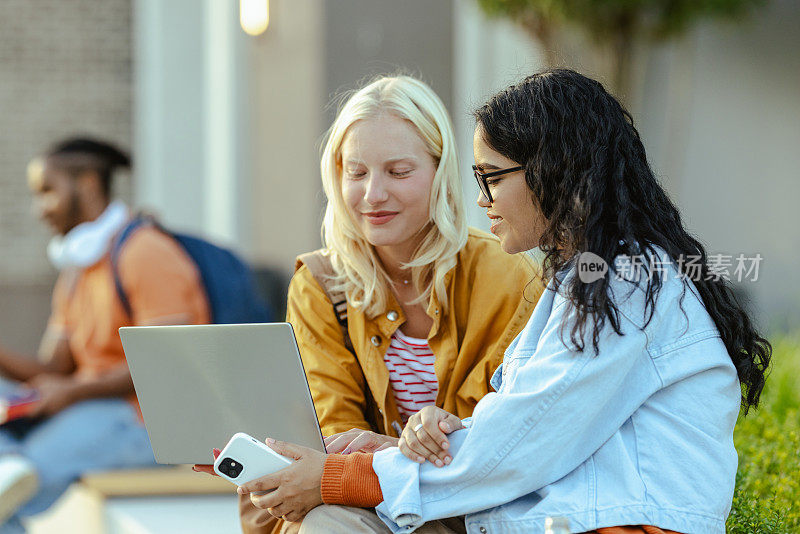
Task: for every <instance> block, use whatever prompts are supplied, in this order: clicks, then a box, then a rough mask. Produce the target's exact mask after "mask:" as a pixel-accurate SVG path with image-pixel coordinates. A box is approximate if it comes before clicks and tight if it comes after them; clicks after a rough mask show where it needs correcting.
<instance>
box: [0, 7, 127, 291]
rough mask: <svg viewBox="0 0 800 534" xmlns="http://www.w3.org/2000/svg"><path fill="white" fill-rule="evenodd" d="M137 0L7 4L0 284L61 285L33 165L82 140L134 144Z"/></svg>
mask: <svg viewBox="0 0 800 534" xmlns="http://www.w3.org/2000/svg"><path fill="white" fill-rule="evenodd" d="M131 97H132V88H131V0H3V1H2V2H0V120H1V121H2V128H0V284H4V285H5V284H32V283H33V284H35V283H42V282H47V281H50V280H52V276H53V273H52V270H51V268H50V266H49V264H48V263H47V260H46V257H45V255H44V247H45V245H46V243H47V240H48V238H49V236H48V233H47V230H46V229H45V228H44V227H43V226H42V225H41V224H39V223H38V221H36V219H35V218H34V217H33V216H32V215H31V210H30V195H29V194H28V191H27V186H26V183H25V167H26V165H27V162H28V161H29V160H30V158H31V157H32V156H34V155H35V154H36V153H38V152H40V151H41V150H42V149H43V148H44V147H46V146H48V145H49V144H50V143H51V142H52V141H54V140H56V139H58V138H60V137H63V136H66V135H70V134H72V133H76V132H85V133H91V134H94V135H98V136H104V137H108V138H110V139H113V140H115V141H117V142H119V143H120V144H122V145H123V146H126V147H128V146H130V141H131V137H132V133H131Z"/></svg>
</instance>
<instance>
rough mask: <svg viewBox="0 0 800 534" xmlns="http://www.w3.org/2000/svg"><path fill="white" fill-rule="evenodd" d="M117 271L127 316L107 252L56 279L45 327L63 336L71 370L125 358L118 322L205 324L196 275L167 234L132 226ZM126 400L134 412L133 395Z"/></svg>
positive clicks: (92, 370) (97, 371)
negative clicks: (128, 308)
mask: <svg viewBox="0 0 800 534" xmlns="http://www.w3.org/2000/svg"><path fill="white" fill-rule="evenodd" d="M118 269H119V276H120V280H121V281H122V286H123V288H124V289H125V294H126V295H127V297H128V300H129V301H130V305H131V309H132V310H133V317H128V316H127V314H126V313H125V309H124V308H123V307H122V303H121V302H120V300H119V297H118V296H117V291H116V287H115V286H114V277H113V273H112V269H111V260H110V254H106V256H105V257H104V258H103V259H102V260H100V261H99V262H97V263H96V264H94V265H92V266H91V267H88V268H85V269H81V270H71V271H64V272H62V274H61V275H60V276H59V278H58V280H57V281H56V286H55V290H54V292H53V304H52V306H53V309H52V315H51V316H50V321H49V328H50V329H51V330H50V331H51V332H57V333H59V334H60V335H63V336H66V337H67V338H68V343H69V347H70V350H71V352H72V357H73V359H74V361H75V367H76V371H75V372H76V373H80V374H82V375H89V376H98V375H101V374H103V373H104V372H106V371H108V370H109V369H111V368H113V367H116V366H117V365H119V364H121V363H124V362H125V354H124V352H123V350H122V342H121V341H120V338H119V332H118V329H119V328H120V327H121V326H134V325H148V324H151V325H152V324H202V323H207V322H209V316H210V314H209V309H208V302H207V299H206V295H205V290H204V289H203V285H202V281H201V279H200V273H199V272H198V270H197V267H196V266H195V264H194V262H193V261H192V260H191V258H190V257H189V256H188V255H187V254H186V252H184V251H183V249H182V248H181V246H180V245H179V244H178V243H177V242H176V241H175V240H173V239H172V238H171V237H169V236H167V235H164V234H162V233H161V232H159V231H158V230H156V229H154V228H142V229H140V230H137V231H136V233H135V234H134V235H132V236H131V237H130V238H129V239H128V240H127V241H126V243H125V244H124V245H123V248H122V251H121V253H120V257H119V264H118ZM129 400H130V401H131V402H132V403H133V404H134V406H135V407H136V408H137V410H138V402H136V397H135V395H133V396H132V397H131V398H130V399H129Z"/></svg>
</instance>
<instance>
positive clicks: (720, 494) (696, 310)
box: [240, 70, 772, 533]
mask: <svg viewBox="0 0 800 534" xmlns="http://www.w3.org/2000/svg"><path fill="white" fill-rule="evenodd" d="M476 119H477V128H476V131H475V137H474V151H475V163H476V165H475V176H476V178H477V179H478V183H479V185H480V187H481V191H482V193H481V196H480V198H479V205H480V206H481V207H483V208H486V210H487V215H488V216H489V218H490V219H491V220H492V232H493V233H495V234H496V235H497V236H498V237H499V238H500V240H501V244H502V247H503V249H504V250H505V251H506V252H507V253H510V254H514V253H519V252H523V251H526V250H529V249H532V248H534V247H537V246H538V247H540V248H541V250H542V251H543V252H544V253H545V258H546V259H545V262H544V265H545V277H546V279H547V280H548V288H547V290H546V291H545V293H544V295H543V296H542V298H541V299H540V300H539V302H538V303H537V305H536V308H535V310H534V312H533V315H532V316H531V319H530V321H529V322H528V324H527V326H526V327H525V329H524V330H523V331H522V333H521V334H520V335H519V336H518V337H517V338H516V340H515V341H514V342H513V343H512V344H511V346H510V347H509V348H508V350H507V351H506V354H505V359H504V361H503V364H502V366H501V367H500V368H499V369H498V370H497V371H496V372H495V374H494V376H493V378H492V385H493V386H494V388H495V389H496V393H490V394H489V395H487V396H486V397H484V398H483V399H482V400H481V401H480V402H479V403H478V405H477V407H476V408H475V411H474V413H473V416H472V417H471V418H469V419H467V420H464V421H461V420H459V419H458V418H457V417H455V416H452V415H451V414H448V413H447V412H445V411H443V410H441V409H439V408H435V407H429V408H425V409H424V410H422V411H421V412H419V413H418V414H416V415H414V416H412V418H411V419H410V420H409V423H408V425H407V426H406V428H405V430H404V432H403V435H402V437H401V440H400V443H399V448H391V449H386V450H384V451H380V452H377V453H375V454H374V455H364V454H355V455H349V456H340V455H329V456H327V457H325V456H324V455H322V454H319V453H316V452H313V451H310V450H308V449H304V448H301V447H297V446H294V445H290V444H284V443H273V444H272V447H273V448H274V449H275V450H276V451H278V452H280V453H282V454H285V455H288V456H292V457H294V458H295V460H296V461H295V464H294V465H293V466H291V467H289V468H287V469H285V470H283V471H282V472H279V473H277V474H275V475H272V476H268V477H264V478H263V479H260V480H257V481H254V482H252V483H250V484H247V485H245V486H244V487H243V488H241V490H240V491H242V492H249V491H263V490H273V489H274V491H273V492H272V493H271V494H269V496H267V497H262V499H261V503H262V504H263V505H264V506H267V507H269V509H270V510H271V512H272V513H273V514H276V515H286V514H297V513H305V512H307V511H308V510H309V509H311V511H310V512H309V513H308V514H307V515H306V516H305V519H304V520H303V524H302V527H301V532H302V531H307V532H351V531H352V532H355V531H359V532H364V531H367V529H370V530H368V531H374V532H410V531H414V530H415V529H417V528H420V531H423V530H426V529H427V530H426V531H430V532H444V531H446V530H442V529H445V528H448V526H446V525H443V524H442V523H438V522H437V521H438V520H441V519H442V518H457V517H462V516H465V517H464V518H463V521H462V522H461V523H460V525H459V526H458V528H459V529H464V528H465V529H466V530H468V531H469V532H476V533H478V532H480V533H486V532H520V533H523V532H524V533H531V532H532V533H536V532H542V530H543V527H544V524H545V518H547V517H548V516H563V517H566V518H567V519H568V520H569V522H570V525H571V529H572V531H573V532H604V533H606V532H662V531H667V532H670V531H674V532H681V533H690V532H692V533H694V532H697V533H723V532H724V531H725V519H726V516H727V514H728V512H729V510H730V505H731V498H732V495H733V489H734V479H735V475H736V468H737V455H736V450H735V449H734V446H733V427H734V423H735V421H736V417H737V414H738V412H739V408H740V404H741V406H742V407H743V408H744V410H745V411H746V410H747V409H748V408H750V407H753V406H756V405H757V404H758V399H759V394H760V392H761V389H762V387H763V385H764V376H765V371H766V368H767V366H768V364H769V359H770V357H771V352H772V349H771V346H770V344H769V343H768V342H767V341H766V340H765V339H764V338H762V337H761V336H760V335H759V334H758V333H757V332H756V331H755V329H754V327H753V325H752V324H751V322H750V319H749V318H748V316H747V315H746V314H745V312H744V311H743V310H742V309H741V307H740V306H739V305H738V304H737V302H736V300H735V299H734V297H733V295H732V293H731V291H730V289H729V288H728V287H727V286H726V284H725V283H724V281H722V280H720V279H717V278H715V277H713V276H710V274H711V273H709V271H708V268H707V266H706V265H705V263H706V252H705V250H704V248H703V246H702V245H701V244H700V243H699V242H698V241H697V240H696V239H694V238H692V237H691V236H690V235H689V234H688V233H687V231H686V230H685V229H684V227H683V224H682V223H681V220H680V216H679V214H678V211H677V209H676V208H675V206H674V205H673V204H672V202H671V201H670V200H669V198H668V197H667V195H666V194H665V192H664V190H663V189H662V188H661V186H660V185H659V184H658V182H657V180H656V179H655V177H654V175H653V172H652V171H651V169H650V168H649V166H648V164H647V158H646V156H645V151H644V147H643V146H642V143H641V141H640V139H639V135H638V133H637V131H636V129H635V128H634V126H633V124H632V120H631V117H630V115H629V114H628V113H627V112H626V111H625V110H624V109H623V108H622V107H621V106H620V104H619V103H618V102H617V101H616V100H615V99H614V98H613V97H612V96H611V95H609V94H608V93H607V92H606V91H605V90H604V89H603V87H602V86H601V85H600V84H599V83H597V82H596V81H593V80H590V79H588V78H586V77H584V76H581V75H580V74H578V73H576V72H574V71H570V70H549V71H545V72H542V73H540V74H536V75H533V76H531V77H529V78H526V79H525V80H523V81H522V82H520V83H519V84H517V85H515V86H513V87H510V88H508V89H507V90H505V91H503V92H501V93H499V94H497V95H495V96H494V97H493V98H492V99H491V100H490V101H489V102H488V103H486V104H485V105H484V106H483V107H481V108H480V109H479V110H478V111H477V112H476ZM693 256H699V257H700V258H701V262H700V269H699V270H700V272H699V273H698V275H697V276H693V275H691V273H689V272H688V270H687V269H686V268H685V265H684V262H686V261H687V260H688V259H689V258H690V257H693ZM485 283H487V284H490V283H491V281H490V280H487V281H486V282H485ZM445 450H446V451H448V452H449V453H450V454H452V458H453V460H452V462H451V463H450V464H449V465H446V466H444V467H441V468H440V467H436V465H434V464H432V463H430V462H429V461H428V460H430V459H431V458H435V457H436V456H437V455H440V454H441V453H442V452H443V451H445ZM276 488H277V489H276ZM323 502H324V503H326V506H318V507H316V508H314V507H315V506H317V505H319V504H322V503H323ZM330 505H349V506H351V507H356V506H359V507H371V506H377V514H375V513H374V512H372V511H368V510H362V509H358V508H350V507H343V506H330ZM312 508H313V509H312ZM426 523H427V524H426Z"/></svg>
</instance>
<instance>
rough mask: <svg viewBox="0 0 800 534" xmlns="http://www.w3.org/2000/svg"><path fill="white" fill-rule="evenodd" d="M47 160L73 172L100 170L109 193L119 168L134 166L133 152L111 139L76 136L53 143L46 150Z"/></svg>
mask: <svg viewBox="0 0 800 534" xmlns="http://www.w3.org/2000/svg"><path fill="white" fill-rule="evenodd" d="M45 157H46V158H47V159H48V161H51V162H53V163H54V164H55V165H57V166H59V167H61V168H63V169H65V170H66V171H67V172H69V173H70V174H72V175H75V176H77V175H79V174H81V173H84V172H87V171H93V172H95V173H97V176H98V177H99V178H100V183H101V185H102V188H103V193H104V194H105V195H106V197H109V196H110V195H111V180H112V178H113V176H114V173H115V171H116V170H117V169H129V168H130V167H131V159H130V156H129V155H128V154H127V153H125V152H124V151H122V150H121V149H120V148H118V147H116V146H115V145H113V144H112V143H109V142H106V141H100V140H98V139H91V138H88V137H73V138H70V139H65V140H63V141H60V142H58V143H56V144H55V145H53V147H51V148H50V150H48V151H47V152H46V153H45Z"/></svg>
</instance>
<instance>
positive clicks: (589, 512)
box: [373, 247, 740, 534]
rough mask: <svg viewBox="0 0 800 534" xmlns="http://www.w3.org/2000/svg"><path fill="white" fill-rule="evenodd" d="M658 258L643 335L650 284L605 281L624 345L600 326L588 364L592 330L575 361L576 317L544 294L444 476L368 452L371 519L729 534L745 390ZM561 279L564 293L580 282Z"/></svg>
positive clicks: (693, 299)
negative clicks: (378, 495)
mask: <svg viewBox="0 0 800 534" xmlns="http://www.w3.org/2000/svg"><path fill="white" fill-rule="evenodd" d="M655 251H656V253H657V257H658V260H660V261H661V265H662V266H666V268H664V269H663V274H662V281H663V285H662V286H661V290H660V292H659V294H658V298H657V299H656V301H655V308H654V314H653V316H652V319H651V320H650V322H649V324H647V326H646V327H645V328H644V330H642V329H641V328H642V327H644V325H645V322H646V318H647V317H648V316H649V315H646V314H645V293H644V288H645V287H646V284H647V280H646V278H645V276H642V277H640V280H639V282H638V284H637V283H629V282H630V281H631V280H633V279H634V276H633V273H630V274H629V275H628V276H625V275H624V274H623V275H622V276H623V277H625V278H627V280H623V279H622V278H618V277H617V275H616V274H614V271H613V270H612V271H609V276H610V280H611V282H610V288H611V298H612V299H613V300H614V302H615V304H616V305H617V307H618V308H619V310H620V313H621V315H620V325H619V326H620V329H621V330H622V332H623V334H624V335H622V336H620V335H619V334H617V333H616V332H615V331H614V330H613V328H612V326H611V324H610V321H608V320H606V322H605V325H604V327H603V328H602V330H601V332H600V338H599V355H595V353H594V350H593V348H592V341H591V332H592V327H593V323H591V321H587V324H586V327H587V328H586V336H585V338H584V343H585V346H586V349H585V350H584V351H582V352H577V351H574V350H572V349H570V348H569V347H570V346H571V344H569V335H570V326H571V325H572V324H573V323H574V320H575V314H574V309H573V307H572V306H571V305H568V302H567V299H566V298H565V296H564V295H563V292H564V290H565V289H564V287H562V288H560V289H559V290H558V291H555V290H554V286H553V284H552V283H551V284H549V285H548V287H547V290H546V291H545V292H544V294H543V295H542V297H541V299H540V300H539V302H538V303H537V305H536V308H535V309H534V312H533V315H532V316H531V318H530V320H529V321H528V323H527V325H526V327H525V329H524V330H523V331H522V332H521V333H520V334H519V336H517V338H516V339H515V340H514V341H513V342H512V344H511V345H510V346H509V347H508V350H507V351H506V352H505V357H504V359H503V363H502V365H501V366H500V368H498V369H497V371H496V372H495V373H494V375H493V377H492V386H493V387H494V388H495V390H496V392H495V393H489V394H488V395H487V396H486V397H484V398H483V399H482V400H481V401H480V402H479V403H478V405H477V406H476V408H475V411H474V413H473V416H472V417H471V418H469V419H468V420H465V425H466V426H467V428H465V429H463V430H459V431H456V432H454V433H453V434H451V435H450V442H451V451H452V453H453V461H452V463H451V464H450V465H448V466H446V467H443V468H437V467H435V466H433V465H432V464H430V463H429V462H426V463H425V464H423V465H419V464H416V463H414V462H412V461H410V460H408V459H407V458H405V457H404V456H403V455H402V454H401V453H400V452H399V451H398V449H396V448H391V449H386V450H384V451H381V452H378V453H376V454H375V456H374V458H373V468H374V470H375V472H376V473H377V475H378V478H379V480H380V486H381V490H382V492H383V497H384V502H382V503H381V504H380V505H379V506H378V507H377V512H378V515H379V516H380V517H381V519H383V521H384V522H386V524H387V525H388V526H389V527H390V528H391V529H392V531H393V532H411V531H413V530H414V529H416V528H417V527H419V526H420V525H422V524H423V523H425V522H426V521H430V520H434V519H440V518H445V517H455V516H461V515H466V526H467V530H468V532H470V533H476V534H485V533H493V532H508V533H534V534H535V533H541V532H543V531H544V523H545V518H546V517H547V516H565V517H567V518H568V519H569V521H570V526H571V529H572V531H573V532H584V531H587V530H592V529H596V528H600V527H607V526H615V525H639V524H645V525H654V526H658V527H661V528H663V529H670V530H675V531H678V532H682V533H687V534H688V533H702V534H712V533H720V534H721V533H724V532H725V519H726V517H727V515H728V512H729V511H730V506H731V500H732V497H733V489H734V480H735V476H736V469H737V454H736V450H735V449H734V446H733V427H734V424H735V422H736V417H737V414H738V410H739V403H740V385H739V380H738V378H737V374H736V370H735V368H734V366H733V363H732V362H731V359H730V357H729V355H728V353H727V351H726V349H725V346H724V344H723V342H722V340H721V338H720V336H719V332H718V330H717V328H716V326H715V325H714V322H713V320H712V319H711V316H710V315H709V314H708V312H707V311H706V309H705V307H704V305H703V303H702V299H701V298H700V297H699V295H698V293H697V290H696V288H695V286H694V284H693V283H692V282H691V281H690V280H688V279H682V278H679V277H678V271H677V270H676V269H675V267H674V265H671V264H670V263H669V262H670V258H669V256H667V255H666V253H665V252H664V251H663V250H662V249H660V248H657V247H656V248H655ZM615 268H616V271H617V274H619V273H622V271H623V269H622V265H621V257H617V259H616V260H615ZM662 268H663V267H662ZM564 274H565V276H564V283H565V284H566V283H568V282H569V280H568V278H569V277H571V276H576V275H577V271H576V270H575V267H572V268H570V269H569V270H568V271H567V272H566V273H564ZM565 287H566V285H565ZM682 296H683V298H682ZM681 306H682V308H683V310H685V312H686V316H685V317H684V314H683V313H682V312H681ZM687 319H688V320H687ZM562 325H564V326H565V329H564V331H563V340H566V341H567V343H566V344H565V343H564V341H563V340H562V335H561V334H562V332H561V326H562Z"/></svg>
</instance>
